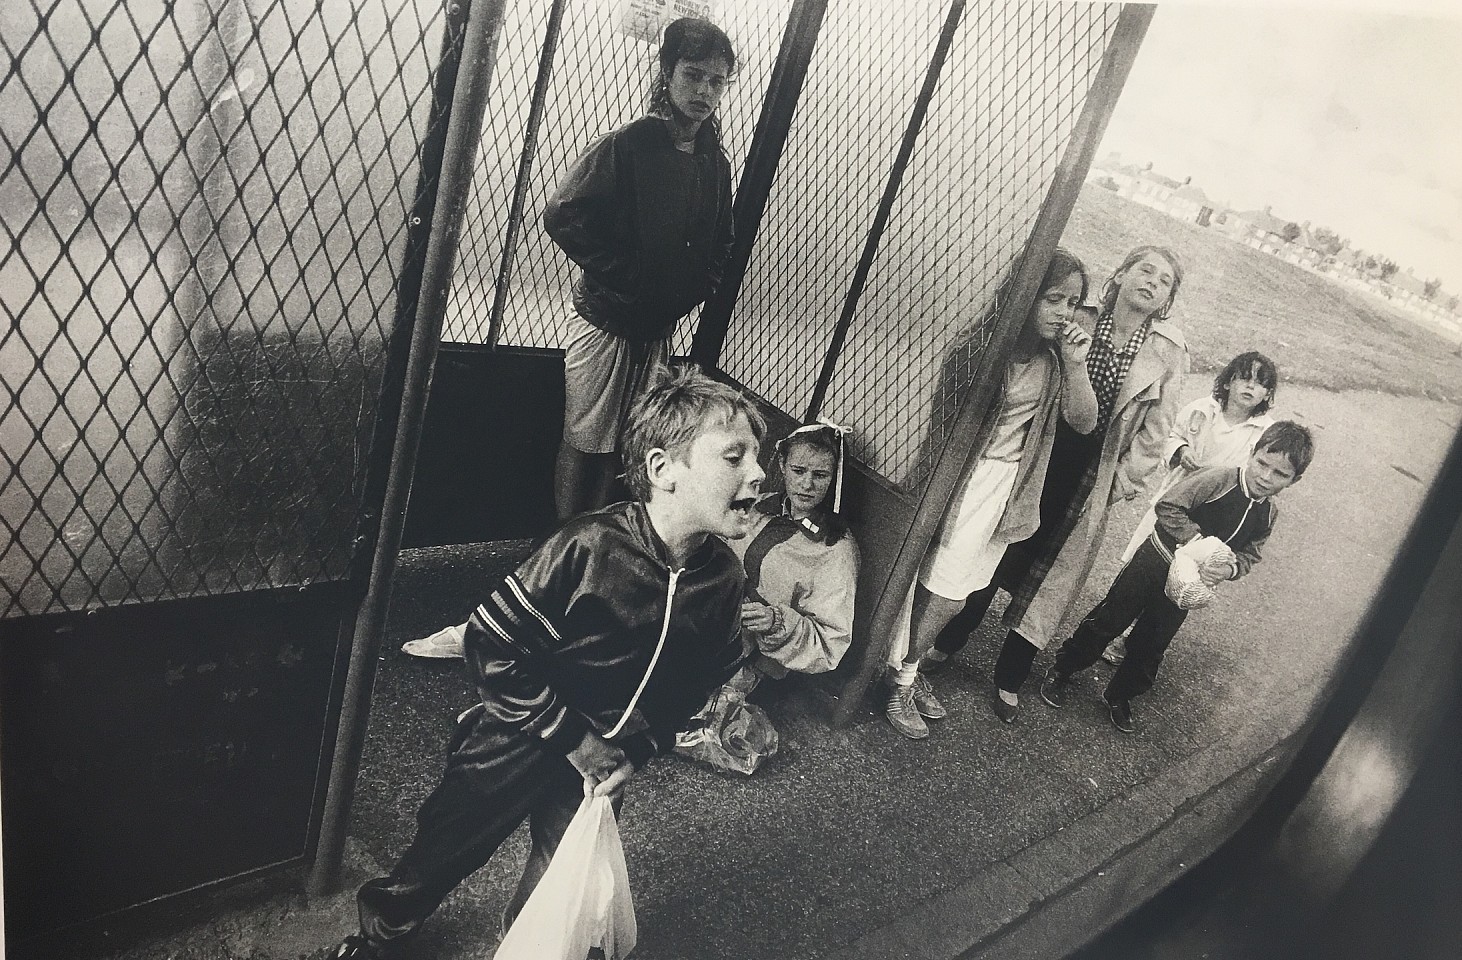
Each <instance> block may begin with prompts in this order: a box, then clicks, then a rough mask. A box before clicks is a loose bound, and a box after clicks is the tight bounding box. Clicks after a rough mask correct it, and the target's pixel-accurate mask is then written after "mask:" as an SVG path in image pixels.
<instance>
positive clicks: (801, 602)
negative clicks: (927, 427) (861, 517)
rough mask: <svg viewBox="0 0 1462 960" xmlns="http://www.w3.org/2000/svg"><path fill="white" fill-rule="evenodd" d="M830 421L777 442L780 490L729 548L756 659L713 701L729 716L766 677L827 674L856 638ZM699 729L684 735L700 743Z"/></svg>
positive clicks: (839, 449) (854, 551)
mask: <svg viewBox="0 0 1462 960" xmlns="http://www.w3.org/2000/svg"><path fill="white" fill-rule="evenodd" d="M846 432H847V431H846V429H845V428H842V427H838V426H836V425H834V424H829V423H813V424H808V425H807V426H805V427H798V428H797V429H796V430H793V431H792V432H791V433H790V434H788V435H787V436H786V437H785V438H784V439H782V440H780V441H778V443H777V466H778V467H779V469H780V472H781V475H782V486H783V490H784V492H782V493H768V494H766V495H764V496H763V497H762V498H761V499H760V500H758V501H757V504H756V508H755V510H754V511H753V515H752V523H751V531H750V532H749V533H748V534H747V535H746V537H744V538H743V539H740V540H731V541H728V542H729V543H730V544H731V549H732V550H734V551H736V553H737V555H738V556H740V557H741V562H742V565H743V566H744V567H745V568H746V600H745V602H743V603H742V605H741V627H742V629H743V630H745V631H746V632H747V633H748V634H749V635H750V636H751V637H752V638H753V639H754V640H755V642H756V653H755V654H753V655H752V657H751V659H750V660H749V661H748V662H747V663H746V665H745V666H743V667H742V668H741V670H740V671H739V672H738V673H737V674H736V676H734V677H732V678H731V680H730V681H729V682H728V683H727V684H726V685H725V686H724V687H722V689H721V691H720V692H719V693H718V694H717V695H716V696H714V697H712V698H711V701H710V702H709V703H707V704H706V707H707V709H706V710H705V711H703V713H702V715H703V717H709V716H711V715H713V714H715V713H716V712H718V711H719V712H720V713H722V714H724V713H725V712H726V711H727V710H728V709H729V708H730V707H731V706H732V705H733V704H735V703H736V702H738V701H743V700H745V699H746V696H747V694H749V693H751V691H752V690H753V689H755V688H756V686H757V684H758V683H760V682H761V680H762V679H763V678H764V677H771V678H772V679H777V680H780V679H781V678H782V677H785V676H786V675H787V674H788V673H827V672H828V671H830V670H834V669H836V668H837V666H838V664H839V663H841V662H842V659H843V654H845V653H847V652H848V647H849V645H850V644H851V643H852V640H853V601H854V597H855V594H856V589H857V583H858V545H857V543H856V542H855V541H854V539H853V535H852V533H851V532H849V530H848V525H847V523H846V522H845V521H844V520H843V518H842V516H841V515H840V513H839V511H840V510H841V508H842V480H843V437H844V434H845V433H846ZM699 734H700V731H699V730H692V731H690V732H689V733H688V734H687V735H682V737H681V738H680V741H679V742H680V744H681V745H683V746H684V745H689V744H691V743H693V742H694V741H695V740H696V739H697V737H698V736H699Z"/></svg>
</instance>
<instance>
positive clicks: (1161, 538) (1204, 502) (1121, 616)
mask: <svg viewBox="0 0 1462 960" xmlns="http://www.w3.org/2000/svg"><path fill="white" fill-rule="evenodd" d="M1314 450H1315V447H1314V440H1313V438H1312V437H1311V436H1310V431H1309V430H1307V429H1305V428H1304V427H1302V426H1300V425H1299V424H1297V423H1293V422H1291V421H1288V420H1281V421H1280V422H1278V423H1275V424H1273V425H1272V426H1270V427H1268V428H1267V429H1266V430H1265V431H1264V433H1263V434H1261V435H1260V437H1259V439H1258V441H1257V442H1256V443H1255V444H1254V452H1253V453H1252V454H1250V455H1249V459H1248V461H1247V462H1246V463H1245V464H1244V465H1243V466H1241V467H1208V468H1204V469H1201V470H1198V471H1197V472H1195V473H1193V474H1192V475H1191V476H1189V477H1188V478H1186V479H1184V480H1181V481H1179V482H1178V483H1176V484H1174V485H1173V486H1172V487H1171V488H1170V489H1169V490H1168V492H1167V493H1165V494H1163V496H1162V497H1161V498H1160V499H1159V500H1158V502H1157V505H1156V512H1157V525H1156V527H1155V528H1154V530H1153V532H1152V534H1151V535H1150V536H1149V537H1148V538H1147V540H1145V541H1144V542H1143V543H1142V545H1141V546H1140V547H1138V548H1137V552H1136V553H1134V554H1133V555H1132V558H1131V559H1130V560H1129V561H1128V562H1127V566H1125V567H1123V568H1122V572H1121V573H1119V574H1117V579H1116V580H1115V581H1113V583H1112V586H1111V588H1110V589H1109V590H1108V591H1107V595H1106V596H1105V597H1103V598H1102V601H1101V602H1100V603H1098V604H1097V605H1096V607H1095V608H1093V609H1092V611H1091V613H1089V614H1087V615H1086V618H1085V619H1084V620H1082V621H1081V625H1080V626H1079V627H1077V628H1076V633H1075V635H1074V636H1072V637H1071V638H1070V639H1069V640H1067V641H1066V642H1065V643H1063V644H1062V645H1061V649H1060V650H1059V651H1058V652H1057V654H1056V663H1055V665H1054V666H1052V667H1051V670H1050V672H1049V673H1047V674H1046V680H1045V683H1044V684H1042V686H1041V698H1042V699H1043V700H1045V701H1046V703H1048V704H1049V705H1051V706H1052V707H1061V706H1063V705H1064V704H1065V702H1066V696H1067V692H1068V690H1069V686H1070V683H1071V679H1072V677H1074V676H1075V675H1076V674H1077V673H1078V672H1080V671H1082V670H1085V669H1086V668H1087V667H1090V666H1091V665H1092V664H1094V663H1096V662H1097V660H1098V659H1099V658H1100V657H1101V655H1102V651H1103V650H1105V649H1106V648H1107V644H1109V643H1111V642H1112V641H1113V640H1114V639H1116V638H1117V636H1119V635H1120V634H1121V633H1122V631H1123V630H1126V629H1127V627H1129V626H1131V627H1132V633H1131V635H1130V636H1128V638H1127V657H1126V659H1125V660H1123V661H1122V664H1121V665H1120V666H1119V667H1117V671H1116V673H1114V674H1113V675H1112V679H1111V681H1110V682H1109V683H1108V684H1107V689H1106V692H1105V693H1103V695H1102V699H1103V700H1104V701H1105V702H1106V704H1107V708H1108V710H1109V712H1110V715H1111V718H1112V723H1113V724H1114V725H1115V726H1116V727H1117V729H1118V730H1121V731H1122V732H1123V733H1132V732H1133V731H1134V730H1135V729H1136V728H1135V726H1134V724H1133V721H1132V706H1131V702H1132V700H1133V699H1134V698H1135V697H1138V696H1141V695H1142V694H1144V693H1146V692H1147V691H1148V690H1149V689H1151V688H1152V684H1153V682H1154V681H1155V680H1156V679H1157V671H1158V668H1159V667H1160V666H1161V665H1162V661H1163V655H1164V654H1165V653H1166V652H1167V649H1168V644H1170V643H1171V642H1172V640H1173V637H1174V636H1175V635H1176V634H1177V632H1178V628H1179V627H1181V626H1182V625H1183V620H1184V619H1185V618H1186V617H1187V615H1188V611H1187V610H1185V609H1183V608H1182V607H1180V606H1178V604H1176V603H1174V602H1173V601H1172V600H1170V599H1169V598H1168V595H1167V593H1166V586H1167V579H1168V567H1169V565H1170V564H1171V563H1172V562H1173V554H1174V552H1175V551H1176V550H1177V549H1178V548H1179V547H1181V546H1182V545H1184V544H1187V543H1189V542H1191V541H1193V540H1195V539H1197V538H1199V537H1217V538H1218V539H1220V540H1222V541H1223V542H1224V543H1225V544H1226V545H1227V547H1228V549H1227V550H1226V551H1222V552H1221V553H1218V554H1215V555H1214V556H1212V557H1210V558H1209V559H1208V560H1206V561H1204V563H1203V564H1202V565H1200V568H1199V573H1200V574H1201V576H1202V578H1203V580H1204V581H1205V582H1206V583H1216V582H1218V581H1220V580H1234V579H1237V578H1239V577H1242V576H1244V575H1245V574H1247V573H1248V572H1249V571H1250V570H1251V569H1252V568H1253V566H1254V564H1256V563H1258V562H1259V549H1260V547H1262V546H1263V545H1264V542H1265V541H1266V540H1267V539H1268V538H1269V534H1270V531H1272V530H1273V529H1274V520H1275V516H1276V511H1275V505H1274V502H1273V500H1272V499H1271V498H1272V497H1273V496H1274V495H1275V494H1277V493H1279V492H1280V491H1281V490H1283V489H1284V488H1285V487H1288V486H1289V485H1290V484H1292V483H1294V482H1295V481H1296V480H1298V479H1299V478H1300V477H1301V476H1303V475H1304V472H1305V470H1306V469H1307V468H1308V467H1309V465H1310V460H1311V459H1312V458H1313V457H1314ZM1134 620H1135V621H1136V623H1135V624H1134V623H1133V621H1134Z"/></svg>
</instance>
